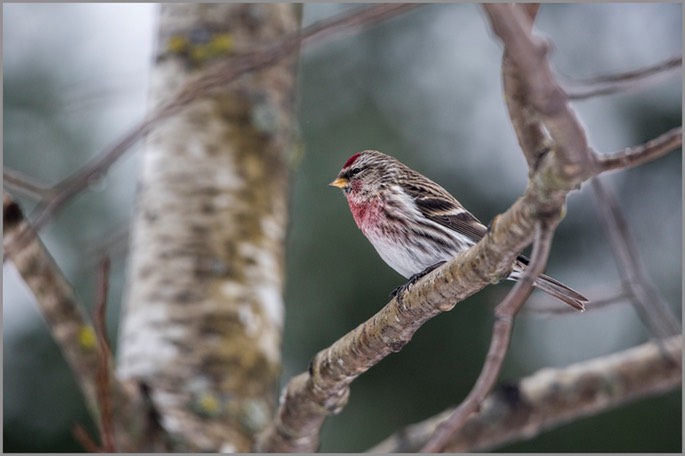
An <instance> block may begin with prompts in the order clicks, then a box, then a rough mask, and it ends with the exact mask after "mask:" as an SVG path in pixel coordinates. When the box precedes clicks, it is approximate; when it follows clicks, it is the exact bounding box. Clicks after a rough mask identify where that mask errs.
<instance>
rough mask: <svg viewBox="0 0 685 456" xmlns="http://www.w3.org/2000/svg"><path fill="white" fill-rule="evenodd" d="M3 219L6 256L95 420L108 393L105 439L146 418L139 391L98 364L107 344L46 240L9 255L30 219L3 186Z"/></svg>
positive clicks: (120, 443) (123, 444) (124, 437)
mask: <svg viewBox="0 0 685 456" xmlns="http://www.w3.org/2000/svg"><path fill="white" fill-rule="evenodd" d="M3 223H4V227H3V228H4V231H3V239H2V241H3V248H4V249H5V255H6V256H5V257H6V258H9V259H10V260H11V261H12V263H13V264H14V266H15V267H16V269H17V271H18V272H19V274H20V275H21V277H22V279H23V280H24V282H26V284H27V285H28V287H29V288H30V289H31V292H32V293H33V295H34V296H35V298H36V302H37V304H38V307H39V308H40V311H41V313H42V315H43V318H45V320H46V322H47V324H48V327H49V329H50V331H51V332H52V337H53V339H54V340H55V342H56V343H57V345H58V346H59V348H60V350H61V352H62V355H63V356H64V358H65V360H66V361H67V363H68V364H69V367H70V368H71V370H72V372H73V374H74V378H75V379H76V382H77V384H78V385H79V388H80V389H81V392H82V393H83V396H84V399H85V402H86V405H87V407H88V410H89V411H90V414H91V416H92V417H93V420H94V421H95V422H96V423H98V426H100V425H101V424H103V423H102V422H101V421H100V419H99V418H100V412H101V410H100V409H101V406H102V405H103V403H102V402H101V401H102V398H103V395H104V394H108V395H109V397H110V399H109V400H110V401H111V404H113V409H114V410H111V416H113V417H114V418H115V419H116V420H115V422H108V423H107V429H102V428H101V429H100V431H101V432H103V431H106V432H108V433H109V435H108V440H107V442H108V443H111V439H110V438H109V437H111V435H112V430H113V428H115V430H118V429H121V428H124V427H129V428H133V429H135V428H137V427H140V421H141V420H142V419H144V416H143V414H142V413H141V411H142V409H143V408H144V407H143V406H142V405H141V403H140V401H139V400H138V397H137V392H136V391H135V390H134V389H132V388H131V387H130V386H129V385H126V384H124V383H122V382H120V381H118V380H117V378H116V377H115V376H114V374H113V372H112V370H111V369H107V370H106V372H105V371H103V370H102V365H103V363H106V364H107V365H109V366H111V365H112V363H113V360H112V358H111V354H110V353H109V350H99V348H100V349H102V345H101V344H102V341H101V340H100V341H98V334H97V333H96V331H95V329H94V328H93V326H92V325H91V323H90V322H89V321H88V318H87V316H86V315H85V313H84V312H83V310H82V307H81V306H80V305H79V303H78V302H77V300H76V296H75V295H74V291H73V289H72V287H71V285H70V284H69V282H68V281H67V279H66V278H65V277H64V275H63V274H62V271H61V270H60V269H59V267H58V266H57V264H56V263H55V261H54V260H53V258H52V257H51V256H50V254H49V252H48V251H47V249H46V247H45V245H43V243H42V242H41V241H40V239H39V238H38V236H37V235H36V236H33V239H32V240H31V241H30V242H28V244H27V245H26V247H25V248H23V249H21V250H17V251H15V252H14V253H13V254H12V255H11V256H9V255H7V251H8V250H9V249H8V246H10V245H12V243H14V242H16V238H17V235H18V233H19V232H20V231H21V230H22V228H25V227H29V229H30V225H29V223H28V222H27V221H26V220H25V218H24V215H23V213H22V211H21V208H20V207H19V205H18V204H17V203H16V202H15V201H13V200H12V197H11V196H10V195H9V194H8V193H6V192H5V194H4V196H3ZM104 286H105V285H102V284H101V285H100V299H104V298H103V297H102V296H103V293H104V292H105V291H106V290H104V291H103V287H104ZM104 374H107V378H102V375H104ZM105 405H107V404H105ZM78 434H79V435H80V436H81V437H83V435H84V434H83V432H80V431H78ZM115 437H116V439H117V447H118V449H120V450H122V451H126V450H127V449H131V448H132V446H131V443H132V442H131V440H132V439H131V438H130V437H129V435H128V434H126V433H123V432H119V433H116V435H115Z"/></svg>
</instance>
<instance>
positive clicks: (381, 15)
mask: <svg viewBox="0 0 685 456" xmlns="http://www.w3.org/2000/svg"><path fill="white" fill-rule="evenodd" d="M418 6H421V5H420V4H379V5H374V6H371V7H366V8H363V9H357V10H355V11H354V12H352V13H346V14H344V15H341V16H336V17H334V18H332V19H326V20H322V21H319V22H317V23H315V24H312V25H310V26H309V27H307V28H305V29H304V30H302V31H301V32H298V33H296V34H294V35H290V36H288V37H286V38H284V39H282V40H281V41H279V42H277V43H275V44H273V45H271V46H268V47H266V48H265V49H262V50H257V51H255V52H251V53H248V54H245V55H238V56H235V57H233V58H231V59H229V60H228V61H227V62H225V63H223V64H219V65H217V66H215V67H212V68H209V69H208V70H207V72H205V73H203V74H202V75H201V76H199V77H198V78H197V79H196V80H194V81H192V82H189V83H188V84H187V85H186V86H184V87H183V88H182V89H181V90H180V91H179V92H178V94H177V95H175V96H174V97H172V98H171V99H170V100H169V101H168V102H166V103H164V104H162V105H161V106H159V107H157V108H156V109H155V110H153V112H151V113H150V115H148V116H147V117H146V118H145V120H143V121H142V122H141V123H139V124H138V125H136V126H134V127H133V128H132V129H131V130H130V131H129V132H128V133H127V134H126V135H124V137H123V138H121V139H119V140H118V141H117V142H116V143H114V144H113V145H111V146H110V147H108V148H106V149H105V150H103V151H102V152H100V153H99V154H98V155H97V156H96V157H94V158H93V159H92V160H91V161H90V162H88V163H87V164H86V165H85V166H83V167H82V168H80V169H78V170H77V171H75V172H74V173H72V174H71V175H70V176H69V177H67V178H66V179H64V180H63V181H61V182H60V183H58V184H57V185H56V186H55V187H54V189H52V190H51V196H49V197H48V198H43V199H42V200H41V202H40V203H39V204H38V206H37V207H36V209H35V210H34V212H33V213H32V215H31V217H30V220H31V225H32V227H33V229H32V230H28V229H27V230H23V231H22V232H21V233H20V234H19V236H18V237H17V239H16V242H15V243H13V245H12V246H11V249H12V250H18V249H21V248H23V247H24V246H25V245H26V243H27V242H28V241H29V240H30V238H32V237H33V235H34V233H35V232H38V231H40V230H41V229H42V228H43V227H44V226H45V224H46V223H47V222H48V221H49V220H50V219H51V218H52V217H53V216H54V215H55V214H56V213H57V212H58V211H59V210H61V209H62V208H63V207H64V205H65V204H66V203H67V202H68V201H70V200H71V199H72V198H73V197H74V196H75V195H77V194H78V193H80V192H81V191H83V190H84V189H85V188H86V187H87V186H88V185H89V183H90V182H92V181H93V180H94V179H98V178H100V177H101V176H103V175H104V174H105V173H106V172H107V170H108V169H109V168H110V167H111V166H112V165H113V164H114V163H115V162H116V161H117V160H119V158H121V156H122V155H123V154H124V153H125V152H127V151H128V150H129V149H130V148H131V146H133V144H135V143H136V142H138V140H139V139H141V138H142V137H143V136H144V135H146V134H147V133H148V132H149V131H150V130H151V129H152V128H153V127H154V126H156V125H157V124H158V123H159V122H160V121H162V120H164V119H166V118H168V117H170V116H172V115H174V114H177V113H178V112H180V111H181V110H182V109H184V108H185V107H187V106H188V105H189V104H190V103H192V102H194V101H196V100H198V99H200V98H203V97H205V96H208V95H209V94H210V93H211V92H212V90H214V89H216V88H218V87H223V86H225V85H226V84H228V83H230V82H232V81H235V80H236V79H238V78H239V77H240V76H242V75H244V74H246V73H248V72H251V71H256V70H259V69H262V68H265V67H267V66H270V65H273V64H276V63H278V62H279V61H280V60H282V59H284V58H286V57H288V56H289V55H291V54H292V53H293V52H295V51H297V50H298V49H299V47H300V45H301V44H302V45H311V44H312V43H314V42H319V41H320V40H323V39H325V38H327V37H329V36H331V35H333V34H334V33H340V32H343V31H348V30H354V29H356V28H359V27H362V26H366V25H370V24H374V23H377V22H380V21H383V20H386V19H389V18H391V17H393V16H396V15H398V14H401V13H404V12H406V11H409V10H411V9H414V8H416V7H418Z"/></svg>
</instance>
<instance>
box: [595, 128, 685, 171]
mask: <svg viewBox="0 0 685 456" xmlns="http://www.w3.org/2000/svg"><path fill="white" fill-rule="evenodd" d="M682 145H683V127H682V126H681V127H676V128H673V129H671V130H669V131H667V132H666V133H664V134H662V135H660V136H658V137H656V138H654V139H652V140H650V141H647V142H646V143H644V144H640V145H638V146H633V147H626V148H625V149H623V150H622V151H620V152H615V153H613V154H608V155H600V156H598V157H597V169H598V174H599V173H601V172H606V171H613V170H616V169H626V168H631V167H634V166H638V165H642V164H644V163H647V162H650V161H652V160H655V159H657V158H659V157H662V156H664V155H666V154H668V153H670V152H673V151H674V150H675V149H677V148H678V147H681V146H682Z"/></svg>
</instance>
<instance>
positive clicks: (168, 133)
mask: <svg viewBox="0 0 685 456" xmlns="http://www.w3.org/2000/svg"><path fill="white" fill-rule="evenodd" d="M160 8H161V9H160V20H159V36H158V44H157V46H158V50H157V55H156V62H155V67H154V69H153V72H152V80H151V94H150V96H151V101H152V103H153V104H157V103H161V102H162V101H163V100H165V99H166V98H167V97H169V96H170V95H172V94H174V93H176V92H177V91H178V90H179V89H181V88H182V87H183V86H184V85H185V84H187V82H188V81H190V80H191V79H193V78H195V77H196V76H197V75H199V74H201V73H202V72H203V71H206V70H207V69H208V68H211V67H212V66H214V65H216V64H217V63H218V62H221V61H222V60H225V59H227V58H231V57H233V56H236V55H239V54H245V53H249V52H251V51H253V50H255V49H257V48H259V47H260V46H263V45H265V44H268V43H271V42H273V41H274V40H277V39H279V38H281V37H282V36H283V35H285V34H287V33H292V32H295V31H297V29H298V27H299V21H300V11H299V7H298V6H296V5H291V4H163V5H161V7H160ZM294 63H295V60H294V58H289V59H285V60H283V61H282V62H281V63H279V64H278V65H274V66H272V67H269V68H267V69H266V70H262V71H259V72H254V73H250V74H248V75H247V76H245V77H243V78H241V79H240V80H238V81H236V82H235V83H233V84H230V85H228V86H226V87H225V88H222V89H220V90H218V91H216V92H215V93H213V95H212V96H210V97H206V98H203V99H201V100H199V101H196V102H194V103H193V104H191V105H190V106H189V107H188V108H186V109H185V110H184V111H183V112H182V113H181V114H179V115H176V116H174V117H172V118H171V119H169V120H167V121H165V122H163V123H162V124H161V125H160V126H159V127H158V128H156V129H155V130H154V131H153V132H152V133H151V134H150V135H149V137H148V139H147V142H146V147H145V149H146V150H145V152H144V159H143V169H142V174H141V176H140V182H139V195H138V202H137V208H136V214H135V220H134V226H133V233H132V241H131V242H132V244H131V259H130V264H129V277H128V284H127V292H126V299H125V315H124V319H123V325H122V331H121V333H120V342H119V347H120V348H119V359H118V361H119V362H118V366H117V370H118V374H119V376H120V378H122V379H124V380H127V381H132V382H133V383H134V384H138V386H139V387H141V391H143V392H144V393H145V394H147V395H149V398H150V400H151V406H152V408H153V409H154V411H155V413H154V414H153V415H156V417H155V421H156V422H157V423H158V424H159V426H160V427H161V431H162V432H161V433H160V434H161V435H162V436H163V438H162V443H161V445H160V441H157V442H154V443H153V442H149V443H150V448H155V449H166V450H173V451H213V452H216V451H237V452H247V451H250V449H251V445H252V442H253V436H254V435H255V433H257V432H259V431H260V430H261V429H262V428H263V427H264V426H265V425H266V424H267V422H268V421H269V419H270V418H271V416H272V415H273V410H274V407H275V405H276V394H277V387H278V375H279V373H280V368H281V359H280V338H281V330H282V323H283V313H284V308H283V298H282V291H283V277H284V238H285V230H286V215H287V214H286V209H287V207H286V203H287V201H286V199H287V183H288V182H287V181H288V179H287V178H288V172H287V157H288V154H289V150H290V149H289V148H290V145H291V136H292V132H293V122H294V118H293V98H294V96H293V95H294V88H295V74H294V69H295V66H294Z"/></svg>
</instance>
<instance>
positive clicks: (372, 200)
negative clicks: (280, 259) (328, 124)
mask: <svg viewBox="0 0 685 456" xmlns="http://www.w3.org/2000/svg"><path fill="white" fill-rule="evenodd" d="M329 185H332V186H333V187H338V188H340V189H342V190H343V192H344V194H345V197H346V198H347V203H348V204H349V206H350V211H351V212H352V217H354V221H355V222H356V223H357V226H358V227H359V229H360V230H361V231H362V233H364V236H366V238H367V239H368V240H369V241H370V242H371V244H372V245H373V246H374V248H375V249H376V251H377V252H378V254H379V255H380V256H381V258H382V259H383V260H384V261H385V262H386V263H388V265H389V266H390V267H391V268H393V269H394V270H395V271H397V272H399V273H400V274H402V275H403V276H404V277H406V278H409V279H410V280H409V282H407V284H411V283H413V282H415V281H416V280H417V279H419V278H420V277H422V276H423V275H425V274H427V273H428V272H430V271H432V270H433V269H435V268H436V267H438V266H440V265H441V264H443V263H444V262H445V261H447V260H449V259H451V258H453V257H454V256H455V255H457V254H458V253H460V252H463V251H464V250H466V249H468V248H469V247H471V246H472V245H475V244H476V243H477V242H478V241H480V240H481V239H482V238H483V237H484V236H485V235H486V234H487V228H486V227H485V226H484V225H483V224H482V223H480V221H479V220H478V219H477V218H476V217H474V216H473V215H472V214H471V213H470V212H469V211H467V210H466V209H464V207H463V206H462V205H461V204H460V203H459V201H457V200H456V199H455V198H454V197H453V196H452V195H450V194H449V193H448V192H447V190H445V189H444V188H442V187H441V186H440V185H438V184H436V183H435V182H433V181H432V180H430V179H428V178H427V177H425V176H423V175H422V174H420V173H418V172H416V171H414V170H413V169H411V168H409V167H407V166H406V165H404V164H402V163H401V162H400V161H399V160H397V159H395V158H393V157H390V156H389V155H385V154H383V153H381V152H378V151H375V150H365V151H363V152H358V153H356V154H354V155H352V156H351V157H350V158H349V159H347V161H346V162H345V165H344V166H343V168H342V170H340V173H338V176H337V178H336V179H335V180H334V181H333V182H331V183H330V184H329ZM526 264H528V259H527V258H526V257H524V256H519V257H518V258H517V260H516V262H515V263H514V268H513V271H512V273H511V274H510V275H509V277H508V279H510V280H517V279H519V278H520V277H521V276H522V274H523V271H524V269H525V267H526ZM533 285H534V286H535V287H536V288H539V289H540V290H542V291H544V292H546V293H548V294H550V295H552V296H554V297H555V298H557V299H559V300H560V301H563V302H564V303H566V304H568V305H569V306H571V307H573V308H574V309H576V310H579V311H581V312H582V311H583V310H585V306H584V304H585V303H587V302H589V300H588V299H587V298H586V297H585V296H583V295H581V294H580V293H578V292H576V291H574V290H572V289H571V288H569V287H567V286H566V285H564V284H563V283H561V282H559V281H558V280H555V279H553V278H552V277H549V276H546V275H544V274H542V275H540V276H539V277H538V278H537V279H535V282H534V283H533ZM400 288H402V287H400Z"/></svg>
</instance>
